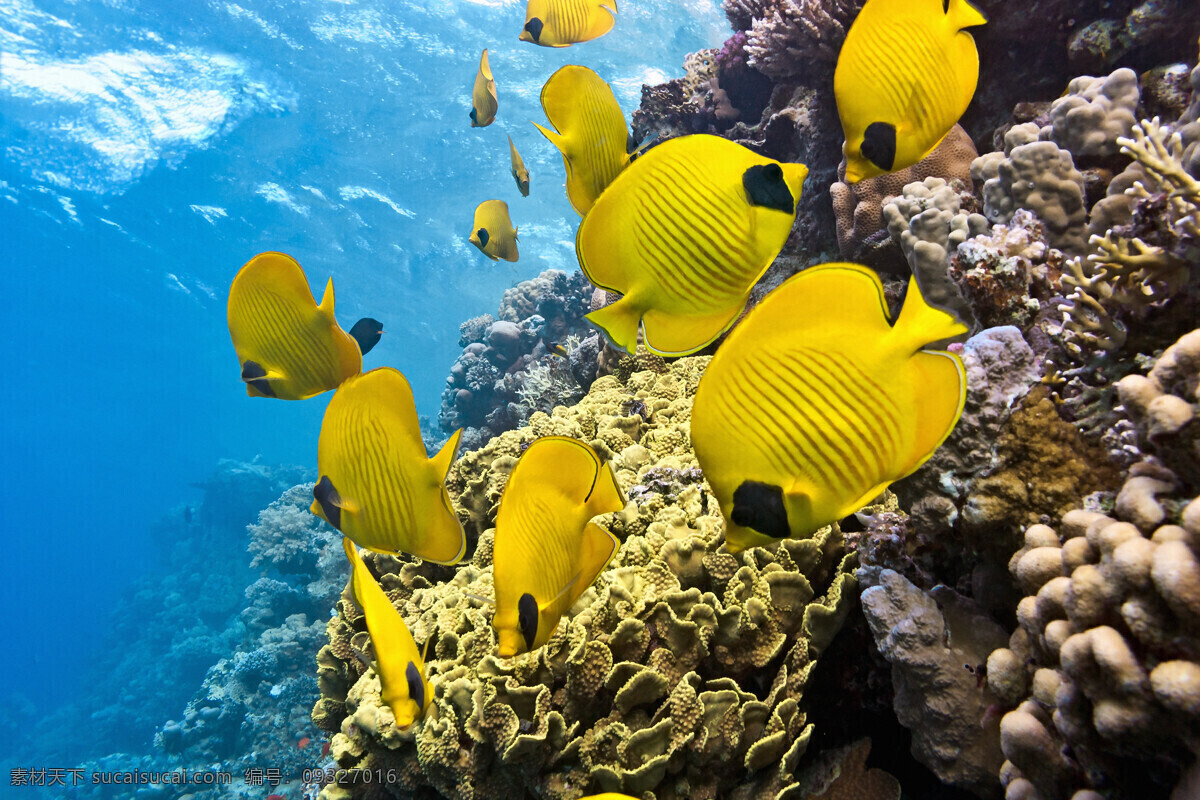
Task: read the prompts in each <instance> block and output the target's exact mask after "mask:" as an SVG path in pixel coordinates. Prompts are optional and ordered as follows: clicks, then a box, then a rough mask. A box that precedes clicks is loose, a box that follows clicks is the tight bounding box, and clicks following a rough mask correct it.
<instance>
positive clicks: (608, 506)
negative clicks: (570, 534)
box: [585, 463, 625, 517]
mask: <svg viewBox="0 0 1200 800" xmlns="http://www.w3.org/2000/svg"><path fill="white" fill-rule="evenodd" d="M585 502H586V503H587V510H588V513H589V514H591V515H592V516H593V517H597V516H599V515H601V514H609V513H613V512H616V511H620V510H621V509H623V508H624V507H625V495H624V493H623V492H622V491H621V487H620V486H618V485H617V476H616V475H614V474H613V470H612V466H610V465H609V464H608V463H603V464H601V465H600V470H599V473H598V474H597V475H596V482H595V484H594V485H593V486H592V491H591V493H590V494H589V495H588V497H587V500H586V501H585Z"/></svg>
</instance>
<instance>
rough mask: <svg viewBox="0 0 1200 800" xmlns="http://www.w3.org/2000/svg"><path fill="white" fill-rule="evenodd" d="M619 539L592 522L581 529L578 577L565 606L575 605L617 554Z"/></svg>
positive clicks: (619, 544)
mask: <svg viewBox="0 0 1200 800" xmlns="http://www.w3.org/2000/svg"><path fill="white" fill-rule="evenodd" d="M620 546H621V541H620V540H619V539H617V537H616V536H613V535H612V534H611V533H609V532H608V531H606V530H604V528H601V527H600V526H599V525H597V524H596V523H594V522H589V523H588V524H587V527H585V528H584V529H583V547H582V548H581V550H580V553H579V578H578V580H577V581H576V582H575V584H574V586H573V587H572V589H571V594H570V596H569V597H568V602H567V604H566V608H570V607H571V606H573V605H575V601H576V600H578V599H579V596H580V595H582V594H583V593H584V592H586V591H587V588H588V587H589V586H591V585H592V584H593V583H594V582H595V581H596V578H597V576H599V575H600V573H601V572H603V571H604V568H605V567H607V566H608V562H610V561H612V560H613V556H615V555H616V554H617V549H618V548H619V547H620Z"/></svg>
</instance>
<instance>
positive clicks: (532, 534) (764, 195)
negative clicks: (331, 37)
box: [228, 0, 986, 800]
mask: <svg viewBox="0 0 1200 800" xmlns="http://www.w3.org/2000/svg"><path fill="white" fill-rule="evenodd" d="M616 15H617V4H616V2H615V0H528V4H527V8H526V15H525V24H524V26H523V28H522V30H521V33H520V35H519V38H520V40H521V41H526V42H531V43H533V44H537V45H541V46H544V47H567V46H570V45H572V44H577V43H580V42H587V41H590V40H592V39H596V38H598V37H600V36H603V35H605V34H606V33H608V32H609V31H610V30H612V28H613V26H614V24H615V23H616ZM985 21H986V20H985V19H984V17H983V15H982V14H980V12H979V11H978V10H977V9H975V8H974V7H973V6H972V5H971V4H970V3H969V2H967V0H940V1H939V0H920V2H913V0H868V2H867V3H866V4H865V5H864V6H863V9H862V11H861V12H860V13H859V15H858V17H857V18H856V19H855V20H854V22H853V24H852V26H851V28H850V30H849V32H848V33H847V36H846V40H845V44H844V46H843V48H842V51H841V53H840V55H839V57H838V61H837V65H836V68H835V73H834V76H833V81H834V94H835V99H836V101H837V105H838V112H839V115H840V117H841V120H842V126H843V131H844V134H845V144H844V146H843V153H844V156H845V158H846V181H847V182H849V183H854V182H856V181H858V180H862V179H863V178H866V177H870V176H873V175H878V174H883V173H886V172H892V171H896V170H900V169H903V168H905V167H907V166H910V165H912V164H914V163H916V162H917V161H919V160H921V159H922V158H923V157H924V156H925V155H927V154H928V153H929V152H930V151H932V150H933V149H934V148H935V147H936V146H937V144H938V143H939V142H940V141H941V139H942V138H943V137H944V136H945V135H946V133H948V132H949V130H950V129H951V127H953V125H954V124H955V123H956V122H957V120H958V118H959V117H960V116H961V115H962V113H963V112H964V111H965V109H966V107H967V105H968V103H969V102H970V100H971V97H972V96H973V94H974V91H975V85H976V82H977V79H978V71H979V58H978V54H977V52H976V49H975V43H974V40H973V39H972V37H971V35H970V34H969V33H967V32H966V31H965V29H966V28H969V27H972V26H977V25H981V24H983V23H984V22H985ZM880 63H887V64H889V65H891V66H890V68H889V74H888V75H887V79H886V80H883V79H881V75H880V73H879V64H880ZM471 103H472V107H471V112H470V118H471V126H472V127H479V128H483V127H487V126H489V125H491V124H492V123H493V122H494V121H495V119H496V115H497V112H498V109H499V103H498V100H497V93H496V82H495V78H494V76H493V74H492V70H491V65H490V62H489V59H488V51H487V50H484V51H483V53H482V55H481V56H480V61H479V66H478V70H477V72H476V76H475V82H474V86H473V88H472V92H471ZM541 103H542V107H543V109H544V110H545V113H546V118H547V120H548V121H549V127H544V126H542V125H537V124H536V123H534V124H535V127H536V128H537V129H538V130H539V131H541V133H542V134H543V135H544V136H545V137H546V138H547V139H548V140H549V141H550V142H551V143H552V144H553V145H554V146H555V147H556V148H557V149H558V150H559V152H560V153H561V155H562V159H563V165H564V171H565V181H564V182H565V186H566V194H567V198H568V200H569V201H570V203H571V206H572V207H573V208H574V209H575V210H576V212H578V213H579V215H580V216H581V217H582V220H581V222H580V224H579V228H578V231H577V234H576V241H575V248H576V255H577V257H578V260H579V266H580V269H581V270H582V271H583V272H584V274H585V275H586V276H587V278H588V279H589V280H590V281H591V282H592V283H593V284H595V285H596V286H597V287H599V288H603V289H606V290H608V291H611V292H616V293H618V294H620V295H621V298H620V299H618V300H617V301H616V302H614V303H612V304H611V305H608V306H606V307H605V308H602V309H599V310H597V311H593V312H592V313H591V314H589V315H588V319H589V320H590V321H591V322H592V324H594V325H595V326H596V327H597V328H599V329H600V330H601V331H602V332H603V334H604V335H605V336H606V337H607V338H608V340H609V341H610V342H611V344H612V345H613V346H614V347H616V348H617V349H619V350H623V351H625V352H629V353H633V352H634V351H635V349H636V348H637V345H638V344H639V342H641V343H643V344H644V345H645V346H646V347H647V348H648V349H649V350H651V351H653V352H655V353H659V354H661V355H664V356H682V355H687V354H689V353H695V352H697V351H698V350H701V349H703V348H704V347H706V346H708V345H710V344H712V343H713V342H714V341H715V340H716V339H718V338H719V337H720V336H721V335H722V334H723V333H725V332H726V331H728V330H729V329H730V328H731V327H732V326H733V325H734V323H735V322H736V321H737V320H738V319H739V317H741V316H742V314H743V312H744V310H745V306H746V303H747V301H748V298H749V294H750V290H751V288H752V287H753V286H754V284H755V283H756V282H757V281H758V280H759V278H761V277H762V275H763V273H764V272H765V271H766V269H767V268H768V267H769V266H770V265H771V263H772V262H773V261H774V259H775V257H776V256H777V255H778V254H779V252H780V250H781V249H782V248H783V246H784V245H785V243H786V242H787V239H788V236H789V235H790V233H791V231H792V228H793V226H794V225H795V222H796V213H797V204H798V201H799V199H800V193H801V188H802V186H803V184H804V182H805V179H806V177H807V175H808V168H807V167H806V166H805V165H803V164H789V163H780V162H778V161H775V160H773V159H770V158H767V157H765V156H762V155H759V154H757V153H755V152H753V151H752V150H750V149H748V148H746V147H743V146H741V145H739V144H736V143H734V142H732V141H729V140H727V139H723V138H720V137H716V136H708V135H694V136H681V137H678V138H675V139H671V140H669V141H666V142H662V143H660V144H659V145H658V146H655V147H653V148H649V149H646V148H645V147H644V146H639V144H638V143H637V142H636V141H635V140H634V138H633V137H632V136H631V134H630V133H629V128H628V126H627V124H626V121H625V116H624V113H623V112H622V111H621V108H620V106H619V105H618V104H617V101H616V97H615V96H614V95H613V92H612V89H611V88H610V87H609V85H608V83H606V82H605V81H604V80H603V79H601V78H600V77H599V76H598V75H597V74H596V73H595V72H593V71H592V70H590V69H588V68H587V67H584V66H579V65H568V66H565V67H563V68H561V69H559V70H558V71H556V72H555V73H554V74H553V75H551V76H550V77H549V78H548V79H547V81H546V83H545V85H544V87H543V89H542V93H541ZM508 145H509V154H510V159H511V164H512V177H513V179H514V180H515V181H516V183H517V188H518V190H519V192H520V193H521V195H522V196H528V195H529V191H530V173H529V170H528V169H527V168H526V166H525V163H524V161H523V159H522V158H521V156H520V154H519V153H518V151H517V147H516V145H515V144H514V142H513V140H512V137H511V136H508ZM643 150H645V152H644V153H643ZM469 241H470V242H471V243H472V244H473V245H475V246H476V247H477V248H479V250H480V251H481V252H482V253H483V254H484V255H486V256H487V257H488V258H490V259H492V260H493V261H495V260H499V259H503V260H507V261H516V260H517V258H518V253H517V228H516V226H514V225H513V223H512V220H511V218H510V216H509V209H508V204H507V203H505V202H503V201H501V200H496V199H491V200H486V201H484V202H482V203H480V204H479V206H478V207H477V208H476V209H475V216H474V220H473V226H472V231H471V234H470V237H469ZM228 322H229V332H230V336H231V338H232V340H233V345H234V349H235V351H236V353H237V357H238V363H239V365H240V367H241V376H242V380H243V382H244V383H245V387H246V392H247V394H249V395H250V396H252V397H267V398H276V399H284V400H302V399H305V398H309V397H313V396H315V395H318V394H321V393H323V392H327V391H330V390H336V391H335V393H334V395H333V398H332V399H331V400H330V401H329V405H328V407H327V408H326V411H325V416H324V420H323V422H322V425H321V432H320V438H319V441H318V446H317V463H318V474H319V479H318V481H317V483H316V485H315V486H314V488H313V498H314V499H313V503H312V507H311V511H312V513H313V514H316V515H317V516H319V517H321V518H322V519H324V520H325V521H326V522H328V523H329V524H330V525H332V526H333V527H334V528H336V529H338V530H339V531H340V532H341V533H342V534H343V547H344V548H345V552H346V557H347V559H348V560H349V562H350V564H351V580H350V587H351V592H352V594H353V596H354V598H355V600H356V602H357V603H358V604H359V605H360V606H361V607H362V609H363V613H364V615H365V617H366V622H367V628H368V632H369V634H370V639H371V642H372V646H373V649H374V661H373V664H372V667H373V669H374V671H375V673H376V674H377V675H378V676H379V680H380V685H381V687H382V694H383V699H384V702H385V703H387V705H388V706H389V707H390V708H391V710H392V712H393V714H394V715H395V720H396V725H397V726H398V727H401V728H404V727H407V726H409V725H412V724H414V723H415V722H417V721H419V720H420V719H421V718H422V716H423V715H424V713H425V710H426V709H427V708H428V707H429V705H430V703H431V702H432V701H433V695H434V691H435V686H434V685H432V684H431V683H430V681H429V676H428V675H427V673H426V668H425V661H424V657H423V654H422V653H421V651H420V649H419V648H418V646H417V643H416V641H415V640H414V638H413V636H412V634H411V633H410V631H409V629H408V628H407V626H406V625H405V623H404V620H403V619H402V618H401V616H400V614H399V612H398V611H397V610H396V608H395V607H394V606H393V605H392V604H391V602H390V601H389V600H388V598H387V595H386V594H385V593H384V591H383V590H382V588H380V586H379V584H378V582H377V581H376V579H375V577H374V576H373V575H372V574H371V572H370V570H369V568H368V567H367V565H366V564H365V563H364V561H363V560H362V558H361V556H360V555H359V551H358V548H359V547H363V548H366V549H368V550H372V551H374V552H378V553H408V554H411V555H414V556H417V557H419V558H422V559H427V560H430V561H434V562H437V563H440V564H455V563H458V562H459V561H460V560H461V559H462V558H463V556H464V554H465V551H466V537H465V535H464V532H463V527H462V525H461V524H460V522H459V518H458V515H457V513H456V511H455V509H454V507H453V504H452V502H451V499H450V496H449V494H448V493H447V491H446V487H445V476H446V473H447V471H448V470H449V468H450V465H451V463H452V462H453V461H454V459H455V457H456V455H457V451H458V444H459V438H460V435H461V431H456V432H455V433H454V435H453V436H451V437H450V440H449V441H448V442H447V443H446V444H445V446H444V447H442V449H441V451H440V452H438V453H437V455H435V456H433V457H432V458H430V457H429V456H428V454H427V452H426V450H425V446H424V444H423V442H422V438H421V432H420V425H419V423H418V419H417V411H416V406H415V404H414V401H413V394H412V390H411V388H410V387H409V385H408V382H407V380H405V378H404V376H403V375H402V374H401V373H400V372H399V371H397V370H395V369H392V368H390V367H380V368H377V369H373V370H371V371H369V372H366V373H363V372H362V357H363V356H364V355H366V354H367V352H369V351H370V349H371V348H372V347H373V346H374V345H375V343H376V342H378V341H379V338H380V335H381V333H382V332H383V326H382V324H381V323H379V322H378V321H377V320H375V319H372V318H365V319H362V320H360V321H359V322H358V323H357V324H355V325H354V326H353V328H352V329H351V331H350V333H346V332H345V331H343V330H342V329H341V328H340V327H339V325H338V323H337V320H336V319H335V318H334V290H333V279H332V278H330V279H329V280H328V283H327V286H326V289H325V293H324V296H323V298H322V300H321V302H320V303H319V304H318V303H317V302H316V300H315V299H314V297H313V295H312V293H311V291H310V289H309V285H308V280H307V278H306V277H305V274H304V271H303V269H302V268H301V267H300V265H299V264H298V263H297V262H296V261H295V260H294V259H292V258H291V257H289V256H287V255H284V254H281V253H263V254H260V255H258V256H255V257H254V258H252V259H251V260H250V261H249V262H248V263H247V264H246V265H245V266H243V267H242V269H241V270H240V271H239V272H238V273H237V276H236V277H235V278H234V280H233V284H232V286H231V287H230V292H229V303H228ZM966 333H968V330H967V327H966V326H965V325H964V324H963V323H962V322H960V321H959V320H958V319H956V318H955V317H954V316H952V315H951V314H950V313H948V312H946V311H943V310H940V309H937V308H934V307H933V306H930V305H929V304H928V303H926V301H925V299H924V297H923V295H922V293H921V289H920V287H919V286H918V285H917V282H916V280H915V278H914V279H913V280H912V281H910V284H909V289H908V293H907V296H906V299H905V302H904V304H903V307H902V308H901V310H900V312H899V314H898V317H897V319H896V320H894V321H892V320H891V319H890V317H889V313H888V307H887V303H886V302H885V300H884V295H883V286H882V284H881V283H880V281H879V278H878V277H876V275H875V273H874V272H872V271H871V270H870V269H868V268H866V267H863V266H860V265H857V264H823V265H820V266H817V267H811V268H809V269H806V270H803V271H802V272H800V273H799V274H797V275H795V276H793V277H792V278H791V279H789V280H787V281H785V282H784V283H783V284H782V285H781V286H779V287H778V288H777V289H775V290H774V291H772V292H771V293H770V294H768V295H767V297H766V298H765V299H764V300H763V301H761V302H760V303H758V305H756V306H755V307H754V308H753V309H752V310H751V311H750V312H749V313H748V314H746V315H745V316H744V317H743V318H742V320H741V323H740V324H739V325H737V327H735V328H733V330H732V332H731V333H730V334H729V335H728V337H727V338H726V339H725V341H724V342H723V343H722V344H721V345H720V347H719V349H717V351H716V354H715V355H714V357H713V359H712V361H711V362H710V364H709V366H708V368H707V370H706V372H705V374H704V376H703V378H702V379H701V382H700V386H699V389H698V390H697V393H696V398H695V405H694V408H693V412H692V422H691V436H692V442H693V446H694V448H695V452H696V457H697V460H698V461H699V463H700V466H701V469H702V471H703V473H704V475H705V477H706V479H707V480H708V483H709V485H710V486H711V488H712V491H713V494H714V495H715V496H716V498H717V500H718V502H719V504H720V508H721V513H722V515H723V517H724V519H725V546H726V548H727V549H728V550H729V551H730V552H731V553H738V552H740V551H741V550H743V549H745V548H749V547H757V546H765V545H770V544H772V543H774V542H778V541H779V540H780V539H783V538H786V537H795V538H804V537H808V536H811V535H812V534H813V533H814V532H815V531H817V530H818V529H820V528H822V527H823V526H825V525H828V524H830V523H833V522H836V521H837V520H839V519H841V518H843V517H845V516H847V515H848V514H851V513H853V512H854V511H856V510H858V509H859V508H861V507H863V506H864V505H866V504H868V503H869V502H870V501H871V500H872V499H873V498H875V497H876V496H877V495H878V494H879V493H880V492H882V491H883V490H884V489H885V488H886V487H887V486H888V485H889V484H890V483H892V482H894V481H896V480H898V479H900V478H902V477H904V476H906V475H908V474H910V473H911V472H913V471H914V470H915V469H916V468H917V467H918V466H920V465H921V464H922V463H924V462H925V461H926V460H927V459H928V458H929V457H930V456H931V455H932V454H933V452H934V451H935V450H936V449H937V448H938V447H939V446H940V445H941V443H942V442H943V441H944V440H945V439H946V437H947V436H948V435H949V434H950V432H951V430H952V429H953V428H954V425H955V424H956V423H957V421H958V418H959V416H960V415H961V413H962V409H963V403H964V398H965V396H966V376H965V371H964V367H963V364H962V361H961V359H960V358H959V357H958V356H957V355H956V354H954V353H951V352H948V351H944V350H938V349H930V347H931V346H934V345H936V343H938V342H945V341H946V340H949V339H953V338H956V337H962V336H963V335H965V334H966ZM625 503H626V500H625V496H624V494H623V492H622V491H621V488H620V487H619V486H618V485H617V481H616V477H615V475H614V473H613V470H612V468H611V466H610V465H609V464H608V463H606V462H604V461H603V460H602V459H601V458H600V457H599V455H597V453H596V452H595V450H593V449H592V447H591V446H589V445H588V444H586V443H585V442H581V441H577V440H574V439H570V438H565V437H559V436H550V437H543V438H541V439H537V440H536V441H534V442H533V443H532V444H531V445H530V446H529V447H528V449H527V450H526V451H525V453H524V454H523V455H522V456H521V458H520V459H519V461H518V463H517V465H516V467H515V468H514V469H513V472H512V475H511V477H510V478H509V480H508V482H507V485H506V488H505V490H504V493H503V495H502V498H501V501H500V506H499V510H498V512H497V518H496V534H495V544H494V555H493V582H494V586H495V598H494V600H492V601H491V602H493V603H494V606H495V613H494V616H493V627H494V629H495V633H496V647H497V653H498V655H499V656H501V657H515V656H518V655H519V654H522V653H526V652H529V651H533V650H536V649H538V648H540V647H541V646H542V645H544V644H545V643H546V642H547V641H548V640H549V639H550V637H551V636H552V635H553V633H554V631H555V630H556V628H557V627H558V623H559V621H560V620H561V619H562V617H563V616H565V615H567V614H568V613H569V611H570V609H571V607H572V606H573V605H574V604H575V602H576V601H577V600H578V598H579V597H580V596H581V595H582V594H583V592H584V591H585V590H586V589H587V588H588V587H589V586H591V584H592V583H593V582H594V581H595V580H596V579H597V578H598V577H599V576H600V574H601V573H602V572H603V571H604V569H605V567H606V566H607V565H608V563H609V562H610V561H611V560H612V558H613V557H614V556H615V555H616V553H617V551H618V549H619V548H620V546H621V542H620V541H619V540H618V539H617V538H616V537H615V536H614V535H613V534H612V533H611V532H609V531H608V530H607V529H606V528H605V527H603V526H602V525H600V524H597V522H595V521H594V520H596V519H598V518H602V517H603V516H604V515H607V514H611V513H613V512H617V511H620V510H621V509H622V508H624V506H625ZM428 642H429V639H428V638H427V639H426V645H428ZM592 797H593V798H595V800H615V799H616V798H623V797H625V795H618V794H611V793H610V794H600V795H593V796H592Z"/></svg>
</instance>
